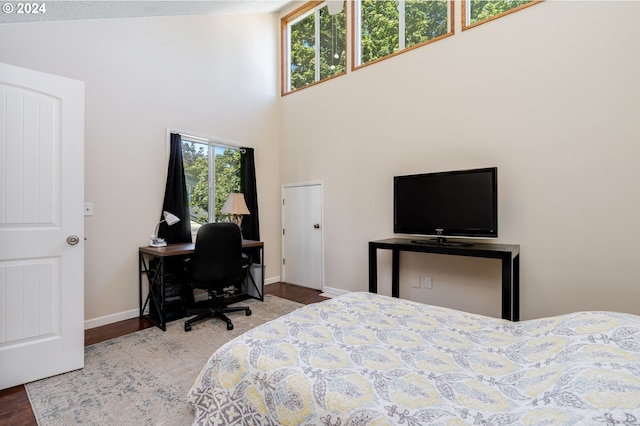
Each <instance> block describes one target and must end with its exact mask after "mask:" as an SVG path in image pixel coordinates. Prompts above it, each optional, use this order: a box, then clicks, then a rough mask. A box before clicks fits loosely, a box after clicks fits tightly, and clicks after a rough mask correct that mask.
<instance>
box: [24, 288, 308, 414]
mask: <svg viewBox="0 0 640 426" xmlns="http://www.w3.org/2000/svg"><path fill="white" fill-rule="evenodd" d="M239 305H241V306H250V307H251V311H252V315H251V316H245V315H244V313H242V312H238V313H232V314H230V315H229V316H230V318H231V320H232V321H233V325H234V329H233V330H232V331H227V329H226V323H224V322H223V321H220V320H216V319H210V320H204V321H202V322H199V323H196V324H194V325H193V329H192V331H190V332H188V333H186V332H185V331H184V322H183V321H180V320H178V321H174V322H171V323H169V324H168V325H167V331H166V332H162V330H160V329H159V328H157V327H153V328H148V329H145V330H141V331H138V332H136V333H132V334H128V335H126V336H122V337H118V338H116V339H112V340H108V341H106V342H101V343H97V344H95V345H91V346H87V347H86V348H85V367H84V368H83V369H82V370H77V371H72V372H70V373H65V374H61V375H59V376H54V377H50V378H47V379H43V380H39V381H37V382H32V383H29V384H27V385H26V386H25V387H26V389H27V393H28V395H29V399H30V400H31V406H32V407H33V411H34V414H35V416H36V419H37V421H38V424H40V425H58V424H59V425H71V424H91V425H172V426H173V425H189V424H191V423H192V422H193V418H194V417H193V410H192V407H191V405H190V404H189V403H188V402H187V401H186V395H187V391H188V390H189V389H190V388H191V385H192V384H193V382H194V381H195V379H196V377H197V375H198V373H199V372H200V370H201V369H202V367H203V365H204V363H205V362H206V361H207V359H209V357H210V356H211V354H212V353H213V352H214V351H215V350H216V349H218V348H219V347H220V346H222V345H223V344H224V343H226V342H228V341H229V340H231V339H232V338H234V337H236V336H238V335H240V334H242V333H243V332H245V331H247V330H249V329H251V328H253V327H256V326H257V325H260V324H262V323H265V322H267V321H270V320H272V319H275V318H278V317H280V316H282V315H284V314H287V313H289V312H291V311H293V310H295V309H297V308H298V307H300V306H302V305H301V304H300V303H296V302H292V301H289V300H285V299H281V298H278V297H275V296H271V295H266V296H265V301H264V302H260V301H258V300H253V299H252V300H246V301H244V302H241V303H239Z"/></svg>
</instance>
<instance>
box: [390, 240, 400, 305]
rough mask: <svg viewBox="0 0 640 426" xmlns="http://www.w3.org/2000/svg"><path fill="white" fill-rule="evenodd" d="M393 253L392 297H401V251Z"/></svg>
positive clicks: (393, 251)
mask: <svg viewBox="0 0 640 426" xmlns="http://www.w3.org/2000/svg"><path fill="white" fill-rule="evenodd" d="M391 252H392V255H391V297H400V250H391Z"/></svg>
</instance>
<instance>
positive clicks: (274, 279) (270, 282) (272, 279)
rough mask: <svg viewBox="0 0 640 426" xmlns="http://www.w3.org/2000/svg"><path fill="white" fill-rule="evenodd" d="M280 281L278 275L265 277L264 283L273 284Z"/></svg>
mask: <svg viewBox="0 0 640 426" xmlns="http://www.w3.org/2000/svg"><path fill="white" fill-rule="evenodd" d="M279 282H280V277H273V278H265V280H264V285H267V284H275V283H279Z"/></svg>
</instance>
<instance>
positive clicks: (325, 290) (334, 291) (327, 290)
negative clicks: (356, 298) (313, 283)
mask: <svg viewBox="0 0 640 426" xmlns="http://www.w3.org/2000/svg"><path fill="white" fill-rule="evenodd" d="M322 292H323V293H327V296H326V297H330V296H329V295H331V296H334V297H335V296H342V295H343V294H347V293H351V292H350V291H347V290H342V289H340V288H333V287H323V288H322ZM323 296H324V295H323Z"/></svg>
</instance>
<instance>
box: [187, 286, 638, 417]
mask: <svg viewBox="0 0 640 426" xmlns="http://www.w3.org/2000/svg"><path fill="white" fill-rule="evenodd" d="M188 398H189V401H190V402H191V403H192V404H193V405H194V407H195V421H194V424H198V425H209V424H211V425H252V424H253V425H318V426H323V425H324V426H347V425H349V426H351V425H397V424H399V425H409V426H413V425H438V424H442V425H444V424H446V425H458V424H480V425H481V424H487V425H517V424H522V425H585V424H587V425H588V424H594V425H600V424H625V425H638V424H640V317H639V316H635V315H630V314H622V313H613V312H580V313H574V314H568V315H562V316H557V317H551V318H544V319H538V320H530V321H522V322H516V323H512V322H509V321H506V320H500V319H495V318H489V317H484V316H480V315H474V314H469V313H464V312H459V311H455V310H451V309H447V308H441V307H435V306H430V305H424V304H420V303H415V302H411V301H406V300H400V299H395V298H391V297H386V296H381V295H377V294H371V293H350V294H346V295H344V296H340V297H338V298H335V299H331V300H328V301H325V302H322V303H318V304H313V305H308V306H305V307H303V308H300V309H298V310H296V311H294V312H292V313H290V314H288V315H285V316H283V317H281V318H279V319H277V320H275V321H271V322H269V323H266V324H264V325H262V326H259V327H257V328H255V329H253V330H251V331H249V332H247V333H245V334H244V335H242V336H239V337H238V338H236V339H234V340H232V341H230V342H229V343H227V344H226V345H224V346H223V347H221V348H220V349H219V350H218V351H216V352H215V353H214V354H213V355H212V356H211V358H210V359H209V361H208V362H207V363H206V365H205V366H204V368H203V369H202V371H201V373H200V375H199V376H198V378H197V380H196V382H195V383H194V385H193V387H192V388H191V390H190V391H189V395H188Z"/></svg>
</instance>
